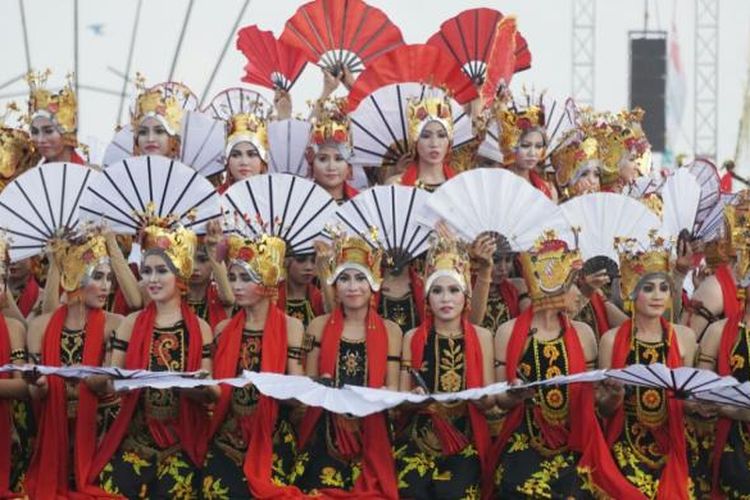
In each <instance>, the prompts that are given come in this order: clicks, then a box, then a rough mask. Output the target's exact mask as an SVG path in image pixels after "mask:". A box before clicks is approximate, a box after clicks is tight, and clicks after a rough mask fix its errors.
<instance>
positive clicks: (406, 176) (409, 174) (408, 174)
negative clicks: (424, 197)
mask: <svg viewBox="0 0 750 500" xmlns="http://www.w3.org/2000/svg"><path fill="white" fill-rule="evenodd" d="M455 175H456V172H455V171H454V170H453V169H452V168H451V166H450V165H448V164H447V163H444V164H443V176H444V177H445V180H446V181H447V180H448V179H451V178H453V177H455ZM418 180H419V165H418V164H417V163H416V162H411V163H409V165H408V166H407V167H406V170H404V173H403V174H402V175H401V185H402V186H414V185H415V184H416V183H417V181H418Z"/></svg>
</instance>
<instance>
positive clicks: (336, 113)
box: [312, 99, 351, 151]
mask: <svg viewBox="0 0 750 500" xmlns="http://www.w3.org/2000/svg"><path fill="white" fill-rule="evenodd" d="M345 110H346V101H345V100H344V99H325V100H323V101H322V102H320V103H319V112H318V116H317V118H316V119H315V121H314V122H313V129H312V143H313V144H314V145H315V146H323V145H324V144H327V143H328V144H330V143H334V144H338V145H343V146H345V147H346V148H347V149H348V150H349V151H351V134H350V130H349V117H348V116H347V114H346V111H345Z"/></svg>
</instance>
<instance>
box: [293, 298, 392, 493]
mask: <svg viewBox="0 0 750 500" xmlns="http://www.w3.org/2000/svg"><path fill="white" fill-rule="evenodd" d="M366 328H367V335H366V339H365V349H366V351H367V373H368V382H367V384H368V386H369V387H383V386H384V385H385V383H386V364H387V357H388V331H387V330H386V327H385V323H383V320H382V319H381V318H380V316H378V315H377V313H376V312H375V311H373V310H372V309H371V310H370V311H369V313H368V314H367V325H366ZM343 329H344V312H343V310H342V308H341V307H340V306H339V307H337V308H336V309H335V310H334V311H333V312H332V313H331V316H330V317H329V319H328V322H327V323H326V326H325V328H324V329H323V336H322V339H321V347H320V363H319V367H320V368H319V373H322V374H325V373H328V374H330V375H332V376H333V375H334V371H335V370H336V358H337V357H338V353H339V344H340V342H341V334H342V332H343ZM322 414H323V409H322V408H308V409H307V412H306V413H305V416H304V417H303V419H302V423H301V425H300V428H299V435H298V437H299V448H300V449H302V448H303V447H304V446H305V444H306V443H307V440H308V439H309V438H310V435H311V434H312V432H313V431H314V429H315V426H316V424H317V422H318V420H319V419H320V417H321V415H322ZM321 494H322V495H323V496H324V497H325V496H327V497H334V498H344V497H348V498H373V499H374V498H393V499H396V498H398V482H397V481H396V471H395V464H394V461H393V450H392V449H391V440H390V438H389V436H388V430H387V428H386V422H385V415H384V414H383V413H378V414H375V415H369V416H367V417H364V418H363V419H362V473H361V474H360V476H359V477H358V478H357V482H356V483H355V485H354V488H353V489H352V491H343V490H340V489H333V488H328V489H324V490H322V491H321Z"/></svg>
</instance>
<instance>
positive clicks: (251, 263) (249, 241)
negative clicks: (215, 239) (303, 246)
mask: <svg viewBox="0 0 750 500" xmlns="http://www.w3.org/2000/svg"><path fill="white" fill-rule="evenodd" d="M285 256H286V242H284V240H283V239H281V238H279V237H278V236H271V235H269V234H265V233H264V234H261V235H260V236H259V237H256V238H248V237H245V236H242V235H239V234H231V235H230V236H229V237H228V238H227V259H228V260H229V261H230V262H231V263H233V264H239V265H240V266H242V267H243V268H244V269H245V270H246V271H247V273H248V274H249V275H250V276H251V277H252V278H253V280H254V281H256V282H257V283H258V284H260V285H263V286H264V287H266V289H268V290H273V291H275V290H276V286H278V284H279V283H281V281H282V280H283V279H284V277H285V268H284V257H285Z"/></svg>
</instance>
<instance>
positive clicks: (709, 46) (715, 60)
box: [693, 0, 719, 161]
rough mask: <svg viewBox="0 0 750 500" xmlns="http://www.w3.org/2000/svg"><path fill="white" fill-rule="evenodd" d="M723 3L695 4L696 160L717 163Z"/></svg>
mask: <svg viewBox="0 0 750 500" xmlns="http://www.w3.org/2000/svg"><path fill="white" fill-rule="evenodd" d="M718 103H719V0H695V122H694V127H695V128H694V132H693V133H694V136H693V142H694V144H693V148H694V152H695V156H696V157H698V156H701V157H704V158H709V159H711V160H714V161H715V160H716V143H717V137H718V130H717V128H718V123H719V122H718V110H719V106H718Z"/></svg>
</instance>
